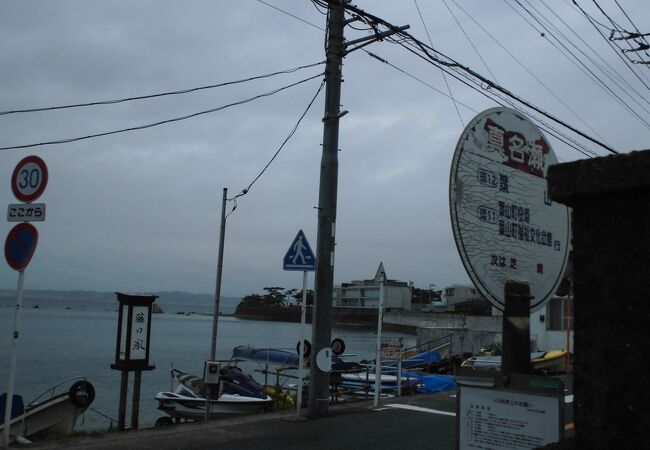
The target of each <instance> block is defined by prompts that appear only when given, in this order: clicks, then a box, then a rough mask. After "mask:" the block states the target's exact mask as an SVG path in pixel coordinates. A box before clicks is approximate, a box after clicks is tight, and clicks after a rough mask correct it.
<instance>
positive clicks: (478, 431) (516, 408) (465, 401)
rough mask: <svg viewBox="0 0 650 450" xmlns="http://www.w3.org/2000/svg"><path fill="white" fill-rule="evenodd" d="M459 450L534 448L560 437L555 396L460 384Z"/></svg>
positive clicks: (558, 405)
mask: <svg viewBox="0 0 650 450" xmlns="http://www.w3.org/2000/svg"><path fill="white" fill-rule="evenodd" d="M459 387H460V395H459V397H460V398H459V411H458V412H459V414H458V428H459V430H458V431H459V441H458V443H459V448H460V450H469V449H481V450H520V449H533V448H538V447H542V446H544V445H547V444H550V443H553V442H558V441H559V440H560V439H561V436H560V427H559V426H558V424H560V423H561V413H560V407H561V406H560V405H561V402H558V399H557V397H553V396H548V395H540V394H537V393H530V392H516V391H512V390H506V389H498V388H494V389H483V388H476V387H470V386H459Z"/></svg>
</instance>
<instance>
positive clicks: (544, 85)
mask: <svg viewBox="0 0 650 450" xmlns="http://www.w3.org/2000/svg"><path fill="white" fill-rule="evenodd" d="M451 1H452V2H453V3H454V4H455V5H456V7H457V8H459V9H460V10H461V11H462V12H463V13H464V14H465V15H466V16H467V17H469V18H470V20H472V22H474V24H476V26H478V27H479V28H480V29H481V30H483V32H484V33H485V34H487V35H488V36H489V37H490V39H492V40H493V41H494V42H495V43H496V44H497V45H498V46H499V47H501V49H503V51H505V52H506V53H507V54H508V55H509V56H510V57H511V58H512V59H513V60H514V61H515V62H516V63H517V64H518V65H519V66H520V67H521V68H522V69H524V70H525V71H526V72H527V73H528V74H529V75H530V76H531V77H533V79H535V81H537V82H538V83H539V84H540V85H541V86H542V87H543V88H544V89H545V90H546V91H547V92H548V93H549V94H551V95H552V96H553V98H555V99H556V100H557V101H558V102H560V103H561V104H562V105H563V106H564V107H565V108H566V109H567V110H568V111H570V112H571V113H572V114H573V115H574V116H575V117H576V118H577V119H578V120H579V121H580V122H581V123H582V124H583V125H585V126H586V127H587V128H588V129H589V130H590V131H591V132H592V133H594V134H595V135H596V136H598V137H599V138H600V139H603V137H602V136H600V134H599V133H598V132H597V131H596V130H594V129H593V128H592V127H591V126H589V124H588V123H586V122H585V121H584V119H582V117H580V115H579V114H578V113H577V112H575V111H574V110H573V109H572V108H571V107H570V106H569V105H568V104H567V103H566V102H565V101H564V100H562V98H561V97H559V96H558V95H557V94H556V93H555V92H554V91H553V90H552V89H551V88H550V87H548V86H547V85H546V84H545V83H544V82H543V81H542V80H541V79H539V77H537V75H535V73H534V72H533V71H531V70H530V69H529V68H528V67H527V66H526V65H525V64H524V63H523V62H521V61H520V60H519V59H518V58H517V57H516V56H515V55H513V54H512V53H511V52H510V51H509V50H508V49H507V48H506V47H505V46H504V45H503V44H501V42H499V40H498V39H497V38H495V37H494V36H493V35H492V34H491V33H490V32H489V31H488V30H486V29H485V27H483V25H481V23H480V22H479V21H477V20H476V19H474V17H472V15H471V14H469V13H468V12H467V11H466V10H465V9H464V8H463V7H462V6H461V5H459V4H458V2H457V1H456V0H451ZM603 140H604V139H603Z"/></svg>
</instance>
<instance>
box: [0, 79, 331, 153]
mask: <svg viewBox="0 0 650 450" xmlns="http://www.w3.org/2000/svg"><path fill="white" fill-rule="evenodd" d="M323 75H324V73H322V72H321V73H319V74H317V75H314V76H311V77H309V78H305V79H303V80H300V81H297V82H295V83H291V84H288V85H285V86H282V87H280V88H277V89H274V90H272V91H269V92H265V93H263V94H258V95H255V96H253V97H249V98H247V99H244V100H239V101H236V102H233V103H229V104H227V105H222V106H218V107H216V108H211V109H207V110H205V111H199V112H197V113H193V114H188V115H185V116H181V117H175V118H173V119H167V120H161V121H160V122H155V123H150V124H147V125H139V126H135V127H129V128H123V129H120V130H113V131H105V132H102V133H96V134H89V135H86V136H80V137H74V138H68V139H60V140H55V141H47V142H40V143H37V144H23V145H12V146H7V147H0V150H14V149H20V148H30V147H38V146H41V145H57V144H67V143H70V142H77V141H83V140H86V139H93V138H97V137H102V136H109V135H112V134H118V133H126V132H129V131H136V130H144V129H146V128H153V127H156V126H159V125H164V124H168V123H172V122H179V121H181V120H186V119H191V118H193V117H197V116H201V115H204V114H209V113H213V112H217V111H221V110H224V109H226V108H230V107H231V106H238V105H243V104H245V103H249V102H252V101H254V100H257V99H260V98H263V97H270V96H272V95H274V94H277V93H278V92H281V91H284V90H286V89H289V88H292V87H294V86H298V85H299V84H302V83H306V82H307V81H310V80H313V79H314V78H318V77H321V76H323Z"/></svg>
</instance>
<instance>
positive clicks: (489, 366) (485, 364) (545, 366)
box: [461, 350, 567, 374]
mask: <svg viewBox="0 0 650 450" xmlns="http://www.w3.org/2000/svg"><path fill="white" fill-rule="evenodd" d="M566 357H567V351H566V350H550V351H547V352H533V353H531V354H530V362H531V367H532V370H533V372H538V373H546V374H555V373H561V372H564V371H566ZM461 367H471V368H473V369H474V370H479V371H480V370H501V356H472V357H471V358H468V359H466V360H465V361H463V363H462V364H461Z"/></svg>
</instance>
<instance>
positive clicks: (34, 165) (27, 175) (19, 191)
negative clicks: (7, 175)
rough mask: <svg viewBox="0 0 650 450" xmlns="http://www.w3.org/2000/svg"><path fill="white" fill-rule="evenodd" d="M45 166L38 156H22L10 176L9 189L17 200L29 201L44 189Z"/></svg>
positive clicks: (45, 184)
mask: <svg viewBox="0 0 650 450" xmlns="http://www.w3.org/2000/svg"><path fill="white" fill-rule="evenodd" d="M46 186H47V166H46V165H45V161H43V160H42V159H41V158H39V157H38V156H34V155H32V156H28V157H26V158H23V159H22V160H21V161H20V162H19V163H18V164H17V165H16V168H15V169H14V173H13V174H12V176H11V190H12V191H13V193H14V195H15V196H16V198H17V199H18V200H20V201H21V202H25V203H31V202H33V201H34V200H36V199H37V198H38V197H40V196H41V194H42V193H43V192H44V191H45V187H46Z"/></svg>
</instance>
